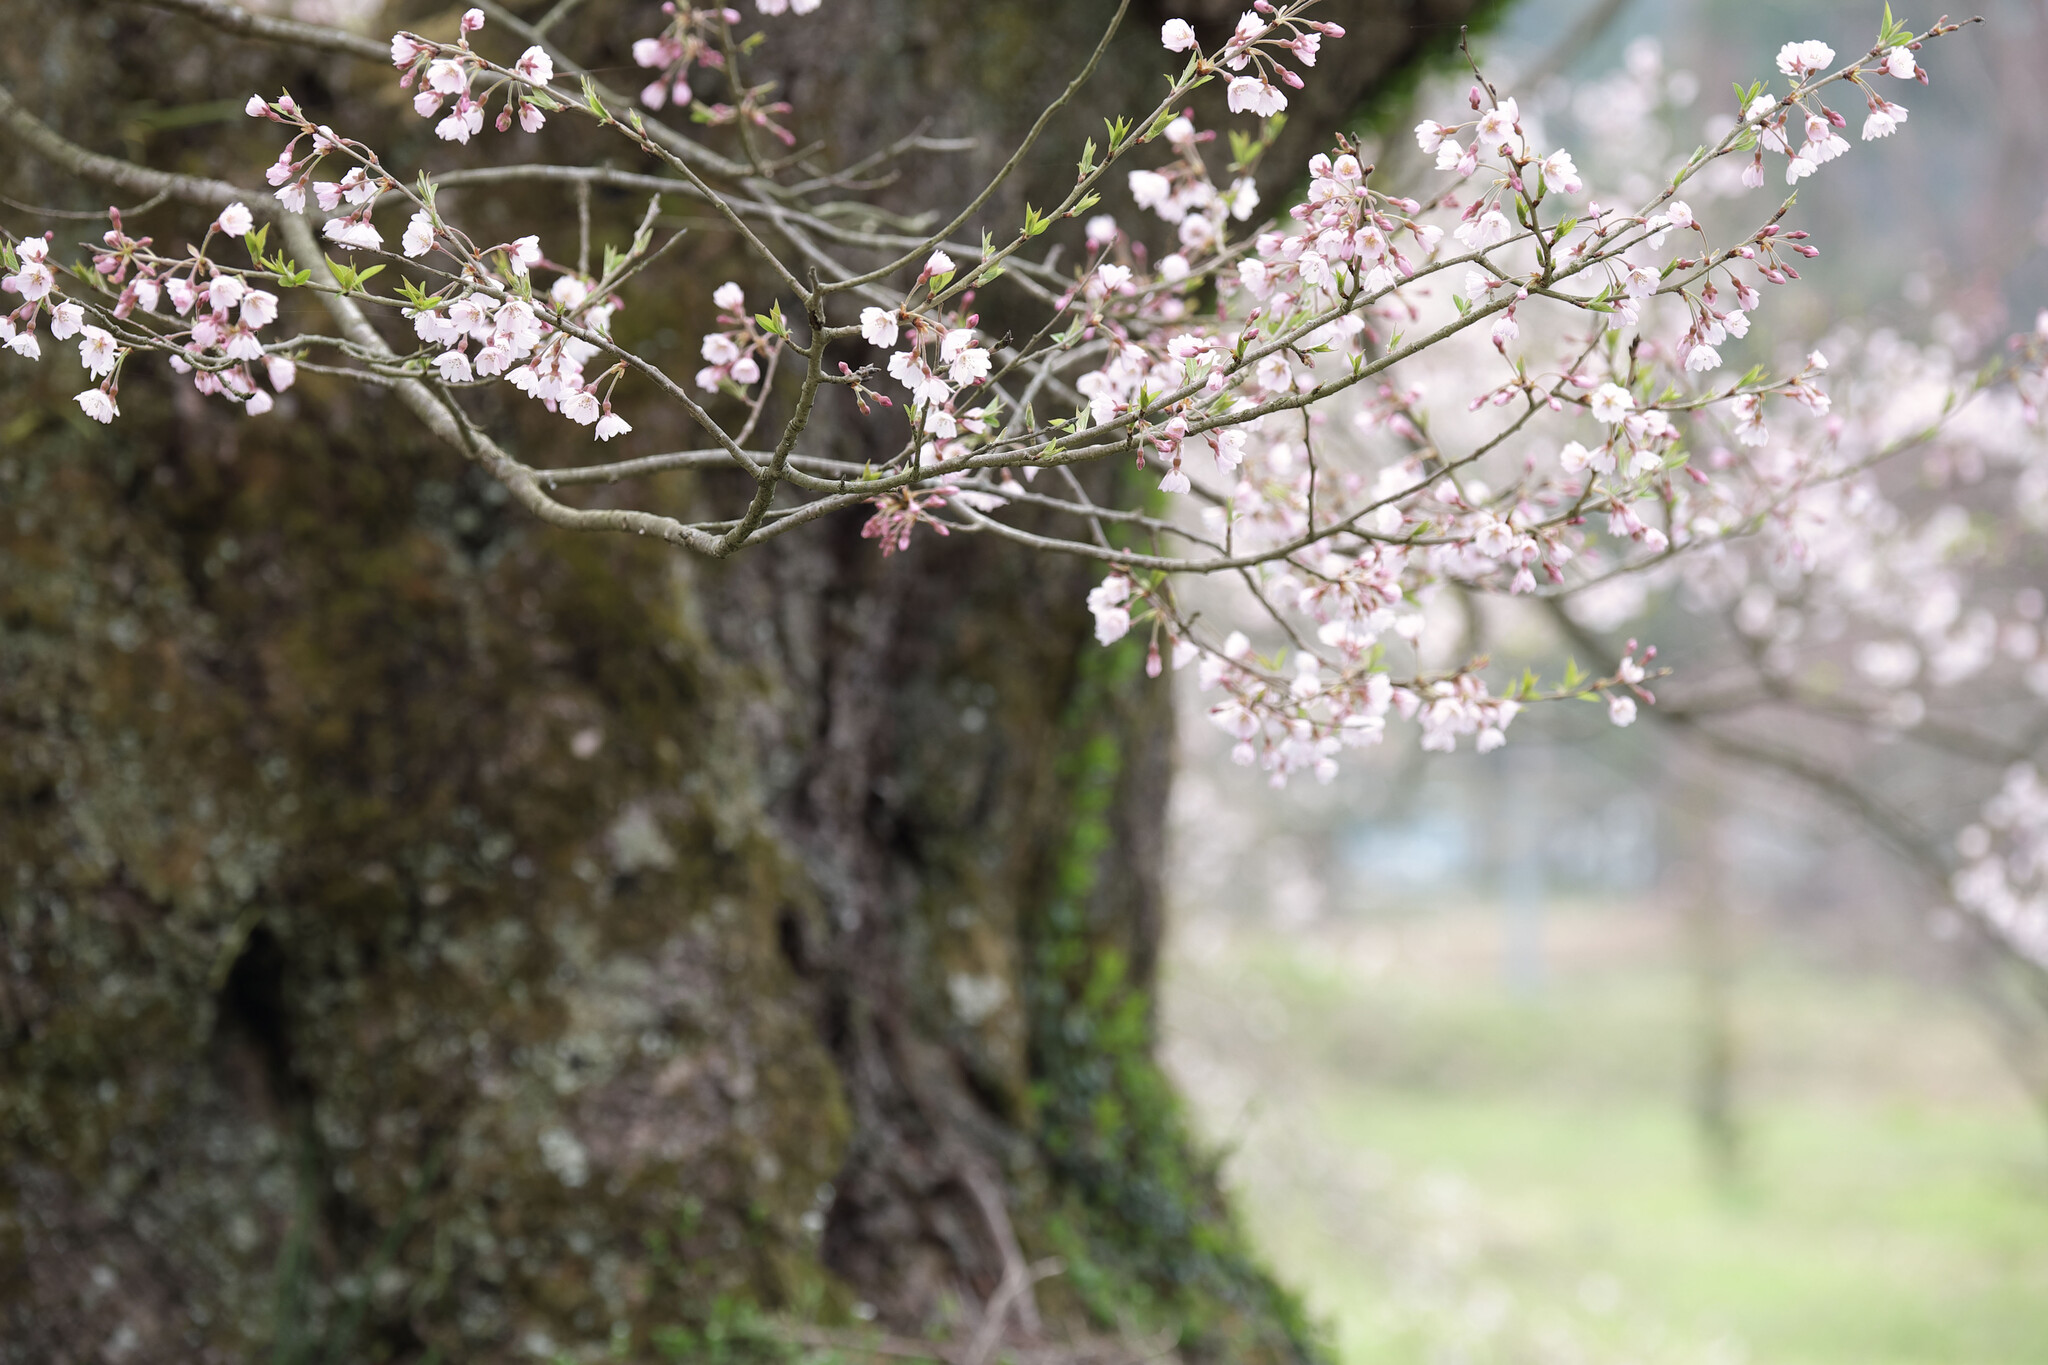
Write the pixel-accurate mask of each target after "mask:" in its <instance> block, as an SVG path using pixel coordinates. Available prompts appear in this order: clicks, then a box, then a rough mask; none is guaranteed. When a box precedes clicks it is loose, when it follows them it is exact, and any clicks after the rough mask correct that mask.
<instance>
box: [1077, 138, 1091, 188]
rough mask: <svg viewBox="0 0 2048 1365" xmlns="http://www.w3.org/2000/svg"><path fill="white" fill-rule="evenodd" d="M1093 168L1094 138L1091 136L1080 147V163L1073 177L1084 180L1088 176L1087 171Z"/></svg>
mask: <svg viewBox="0 0 2048 1365" xmlns="http://www.w3.org/2000/svg"><path fill="white" fill-rule="evenodd" d="M1094 169H1095V139H1094V138H1092V137H1091V138H1089V139H1088V143H1087V145H1086V146H1084V147H1083V148H1081V165H1080V167H1079V168H1078V173H1077V174H1076V175H1075V177H1074V178H1075V179H1076V180H1086V179H1087V178H1088V172H1090V171H1092V170H1094Z"/></svg>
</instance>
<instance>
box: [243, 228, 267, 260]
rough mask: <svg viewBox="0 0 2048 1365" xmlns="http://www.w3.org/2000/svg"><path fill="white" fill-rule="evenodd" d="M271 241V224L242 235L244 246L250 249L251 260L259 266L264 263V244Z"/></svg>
mask: <svg viewBox="0 0 2048 1365" xmlns="http://www.w3.org/2000/svg"><path fill="white" fill-rule="evenodd" d="M269 240H270V224H268V223H265V224H264V225H263V226H262V227H260V228H257V229H256V230H255V231H253V232H245V233H243V234H242V245H243V246H246V247H247V248H249V259H250V260H252V261H255V262H257V263H258V264H259V265H260V264H261V263H262V261H263V244H264V243H265V242H267V241H269Z"/></svg>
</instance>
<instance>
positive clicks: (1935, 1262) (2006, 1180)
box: [1162, 907, 2048, 1365]
mask: <svg viewBox="0 0 2048 1365" xmlns="http://www.w3.org/2000/svg"><path fill="white" fill-rule="evenodd" d="M1176 932H1177V938H1176V939H1175V941H1174V943H1173V946H1172V953H1171V957H1170V959H1169V962H1168V966H1167V969H1166V986H1165V992H1164V997H1163V1002H1162V1011H1163V1021H1164V1026H1165V1031H1166V1039H1167V1057H1168V1059H1169V1064H1170V1065H1171V1066H1172V1068H1173V1069H1174V1071H1175V1073H1176V1075H1177V1076H1178V1077H1179V1078H1180V1080H1181V1082H1182V1084H1183V1086H1184V1088H1185V1090H1186V1092H1187V1094H1188V1095H1189V1097H1190V1102H1191V1104H1192V1107H1193V1110H1194V1114H1195V1119H1196V1122H1197V1125H1198V1126H1199V1127H1200V1128H1201V1129H1202V1131H1203V1132H1204V1134H1205V1135H1206V1136H1207V1137H1208V1139H1209V1140H1210V1141H1211V1142H1212V1143H1215V1144H1219V1145H1221V1146H1223V1147H1225V1148H1227V1149H1229V1150H1230V1153H1231V1154H1230V1155H1229V1157H1228V1159H1227V1161H1226V1164H1225V1168H1224V1170H1225V1178H1226V1180H1227V1181H1228V1182H1229V1183H1230V1184H1231V1185H1232V1186H1233V1187H1234V1188H1235V1190H1236V1191H1237V1193H1238V1198H1239V1207H1240V1209H1241V1211H1242V1215H1243V1217H1244V1218H1245V1219H1246V1221H1247V1223H1248V1224H1249V1226H1250V1229H1251V1231H1252V1233H1253V1235H1254V1238H1255V1240H1256V1241H1257V1242H1258V1243H1259V1244H1260V1245H1261V1246H1262V1248H1263V1249H1264V1251H1265V1253H1266V1255H1267V1256H1268V1257H1269V1259H1270V1261H1271V1263H1272V1265H1273V1267H1274V1269H1275V1270H1276V1271H1278V1272H1279V1274H1280V1275H1281V1277H1282V1278H1283V1279H1284V1280H1285V1281H1287V1282H1288V1283H1290V1284H1292V1285H1293V1286H1295V1287H1297V1288H1298V1289H1299V1290H1301V1291H1302V1292H1303V1293H1304V1295H1305V1296H1306V1297H1307V1299H1308V1301H1309V1304H1310V1306H1311V1308H1312V1310H1313V1311H1314V1312H1315V1313H1316V1314H1317V1315H1318V1316H1320V1317H1321V1318H1322V1319H1323V1320H1324V1321H1326V1322H1327V1323H1329V1324H1330V1325H1331V1328H1332V1330H1333V1338H1334V1344H1335V1345H1336V1347H1337V1349H1338V1352H1339V1355H1340V1358H1341V1359H1343V1360H1344V1361H1346V1362H1349V1363H1350V1365H1367V1362H1373V1363H1374V1365H1378V1363H1380V1362H1387V1363H1389V1365H1393V1363H1405V1362H1417V1363H1418V1365H1420V1363H1421V1362H1430V1363H1431V1365H1437V1363H1439V1362H1443V1363H1446V1365H1448V1363H1450V1362H1474V1365H1479V1363H1481V1362H1486V1363H1491V1362H1524V1361H1527V1362H1545V1363H1546V1365H1547V1363H1548V1362H1560V1363H1562V1362H1572V1361H1586V1362H1610V1361H1612V1362H1651V1361H1674V1362H1677V1361H1701V1362H1717V1365H1735V1362H1756V1363H1757V1365H1837V1363H1839V1365H2027V1363H2029V1362H2048V1121H2044V1119H2043V1116H2042V1115H2041V1114H2040V1113H2039V1111H2037V1110H2036V1109H2034V1108H2032V1107H2031V1106H2030V1104H2029V1102H2028V1101H2027V1099H2026V1098H2025V1096H2024V1095H2023V1093H2022V1092H2021V1091H2020V1089H2019V1087H2018V1086H2017V1085H2016V1084H2014V1083H2013V1082H2012V1081H2011V1080H2010V1078H2009V1077H2008V1075H2007V1074H2006V1072H2005V1071H2004V1069H2003V1068H2002V1066H2001V1064H2000V1062H1999V1060H1998V1058H1997V1055H1996V1053H1995V1051H1994V1049H1993V1046H1992V1042H1991V1039H1990V1035H1989V1033H1988V1032H1987V1030H1986V1029H1985V1027H1984V1026H1983V1024H1982V1022H1981V1021H1980V1020H1979V1019H1978V1018H1977V1017H1976V1016H1975V1015H1974V1014H1973V1013H1972V1012H1971V1011H1970V1010H1969V1009H1968V1008H1967V1007H1966V1006H1965V1005H1964V1004H1963V1003H1962V1002H1960V1001H1959V1000H1958V999H1957V998H1955V997H1954V996H1953V995H1952V994H1950V993H1948V992H1946V991H1944V990H1942V989H1939V988H1936V987H1931V986H1920V985H1914V984H1910V983H1906V982H1901V981H1897V980H1886V979H1883V978H1874V977H1871V976H1869V975H1862V974H1851V973H1847V972H1843V971H1839V970H1825V969H1822V968H1820V967H1817V966H1813V965H1802V964H1801V963H1800V962H1799V961H1797V960H1796V959H1793V958H1791V957H1789V956H1787V955H1786V954H1784V953H1783V952H1782V951H1779V952H1777V953H1775V954H1774V953H1772V952H1770V951H1769V950H1768V949H1767V947H1766V946H1764V945H1761V944H1758V945H1751V946H1750V947H1748V948H1747V949H1745V950H1744V951H1743V952H1742V954H1741V958H1742V961H1741V965H1740V966H1739V968H1738V969H1737V972H1736V974H1735V976H1734V978H1733V981H1732V987H1731V990H1730V992H1729V995H1728V997H1727V999H1728V1002H1729V1003H1728V1008H1727V1010H1726V1011H1725V1020H1726V1022H1727V1024H1728V1025H1729V1028H1730V1032H1729V1033H1728V1034H1727V1035H1726V1036H1728V1037H1730V1038H1731V1039H1732V1043H1733V1049H1732V1053H1731V1055H1732V1057H1733V1058H1734V1065H1733V1068H1732V1076H1733V1084H1732V1087H1731V1090H1730V1093H1731V1094H1732V1099H1733V1105H1732V1113H1733V1115H1734V1123H1733V1131H1734V1133H1735V1134H1736V1137H1735V1146H1734V1151H1735V1153H1736V1155H1735V1157H1734V1159H1733V1161H1732V1164H1731V1166H1730V1167H1729V1168H1728V1169H1725V1170H1724V1169H1722V1168H1721V1167H1720V1166H1718V1165H1717V1163H1716V1162H1715V1161H1713V1160H1711V1159H1710V1157H1709V1152H1710V1150H1711V1148H1710V1146H1709V1144H1708V1143H1707V1142H1706V1141H1704V1140H1703V1137H1702V1127H1701V1125H1700V1124H1699V1123H1698V1122H1697V1121H1696V1120H1695V1117H1694V1112H1695V1111H1694V1100H1695V1093H1696V1078H1697V1077H1698V1075H1699V1064H1698V1059H1699V1057H1700V1056H1701V1052H1702V1048H1701V1039H1702V1038H1703V1037H1704V1036H1706V1034H1705V1032H1704V1031H1703V1028H1702V1023H1701V1021H1702V1019H1703V1018H1706V1017H1709V1016H1707V1015H1706V1014H1704V1013H1703V1010H1702V1006H1701V1000H1702V996H1701V993H1700V991H1699V990H1698V989H1697V984H1698V983H1697V982H1696V981H1695V980H1694V979H1693V978H1692V977H1691V976H1690V975H1689V974H1688V972H1687V970H1686V967H1685V955H1684V954H1683V952H1682V951H1680V949H1681V947H1682V945H1683V944H1684V943H1685V941H1686V940H1685V938H1684V935H1683V932H1682V926H1680V925H1678V924H1676V923H1675V922H1666V921H1663V920H1660V919H1659V918H1658V917H1657V916H1656V915H1655V914H1654V913H1652V912H1650V911H1645V910H1630V909H1621V908H1601V907H1591V908H1586V909H1582V910H1578V911H1574V912H1553V913H1551V914H1550V915H1549V916H1548V919H1547V923H1546V925H1545V933H1544V938H1545V945H1546V949H1545V960H1544V963H1543V973H1544V975H1543V980H1542V984H1541V985H1540V987H1535V988H1524V989H1519V990H1518V989H1511V988H1510V987H1509V986H1508V985H1507V984H1505V981H1504V973H1503V970H1502V962H1501V944H1502V941H1503V938H1504V935H1503V933H1502V926H1501V923H1500V921H1499V920H1498V919H1497V918H1496V917H1495V916H1494V915H1493V914H1492V913H1489V912H1488V911H1486V910H1484V909H1478V910H1471V911H1466V912H1457V913H1446V914H1442V915H1434V916H1431V917H1429V918H1428V919H1411V920H1405V921H1404V920H1399V919H1374V920H1367V919H1362V918H1353V919H1350V920H1348V921H1347V922H1345V923H1343V924H1340V925H1337V926H1330V925H1327V924H1325V925H1319V926H1317V927H1314V928H1310V929H1305V930H1297V931H1292V932H1281V931H1279V930H1276V929H1273V928H1271V927H1269V926H1266V925H1262V924H1256V923H1253V922H1251V921H1249V920H1248V919H1246V918H1242V917H1231V916H1225V915H1222V914H1217V913H1209V914H1203V913H1200V912H1194V913H1191V914H1189V915H1188V916H1187V917H1185V918H1184V919H1183V920H1182V921H1180V923H1179V925H1178V926H1177V931H1176Z"/></svg>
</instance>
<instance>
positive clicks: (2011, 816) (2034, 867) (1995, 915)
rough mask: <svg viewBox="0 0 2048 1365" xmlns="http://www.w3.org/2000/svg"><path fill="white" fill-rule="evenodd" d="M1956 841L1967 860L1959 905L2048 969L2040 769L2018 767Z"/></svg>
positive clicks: (2047, 872)
mask: <svg viewBox="0 0 2048 1365" xmlns="http://www.w3.org/2000/svg"><path fill="white" fill-rule="evenodd" d="M1955 842H1956V852H1957V854H1958V855H1959V857H1960V858H1961V860H1962V866H1961V867H1960V868H1959V869H1958V870H1957V872H1956V874H1955V879H1954V882H1953V886H1952V889H1953V891H1954V894H1955V898H1956V901H1957V903H1958V904H1960V905H1962V906H1963V907H1964V908H1965V909H1967V910H1970V911H1972V912H1973V913H1975V914H1976V915H1977V916H1978V917H1979V918H1980V919H1981V920H1982V921H1983V922H1984V923H1985V924H1986V925H1988V926H1989V927H1990V928H1991V929H1992V930H1993V932H1995V933H1997V934H1998V935H1999V937H2000V939H2001V940H2002V941H2003V942H2005V943H2006V944H2008V945H2009V946H2011V947H2012V948H2013V949H2014V950H2015V951H2017V952H2019V953H2020V954H2022V955H2023V956H2025V957H2027V958H2028V959H2030V960H2032V961H2033V962H2034V963H2036V964H2037V965H2040V966H2043V967H2048V784H2044V783H2043V782H2042V781H2041V775H2040V773H2039V772H2038V771H2037V770H2036V769H2035V768H2034V766H2033V765H2032V764H2030V763H2020V764H2015V765H2013V767H2012V768H2011V769H2010V770H2008V771H2007V773H2006V775H2005V783H2004V785H2003V786H2002V787H2001V788H2000V789H1999V791H1998V793H1997V795H1995V796H1993V797H1992V798H1991V799H1990V800H1989V801H1987V802H1985V803H1984V807H1983V810H1982V811H1981V812H1980V813H1979V816H1978V819H1977V821H1976V822H1975V823H1973V824H1970V825H1967V826H1965V827H1964V828H1963V830H1962V832H1961V833H1959V834H1958V835H1957V836H1956V841H1955Z"/></svg>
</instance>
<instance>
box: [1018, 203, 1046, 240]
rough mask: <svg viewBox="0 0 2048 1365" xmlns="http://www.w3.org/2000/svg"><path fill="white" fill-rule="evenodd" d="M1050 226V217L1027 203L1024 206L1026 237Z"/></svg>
mask: <svg viewBox="0 0 2048 1365" xmlns="http://www.w3.org/2000/svg"><path fill="white" fill-rule="evenodd" d="M1051 226H1052V220H1051V219H1049V218H1047V217H1046V216H1045V215H1044V214H1042V213H1040V212H1039V211H1038V210H1037V209H1035V208H1033V207H1031V205H1029V204H1026V205H1025V206H1024V235H1025V236H1026V237H1036V236H1038V235H1039V234H1040V233H1042V232H1044V231H1045V230H1046V229H1047V228H1048V227H1051Z"/></svg>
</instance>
